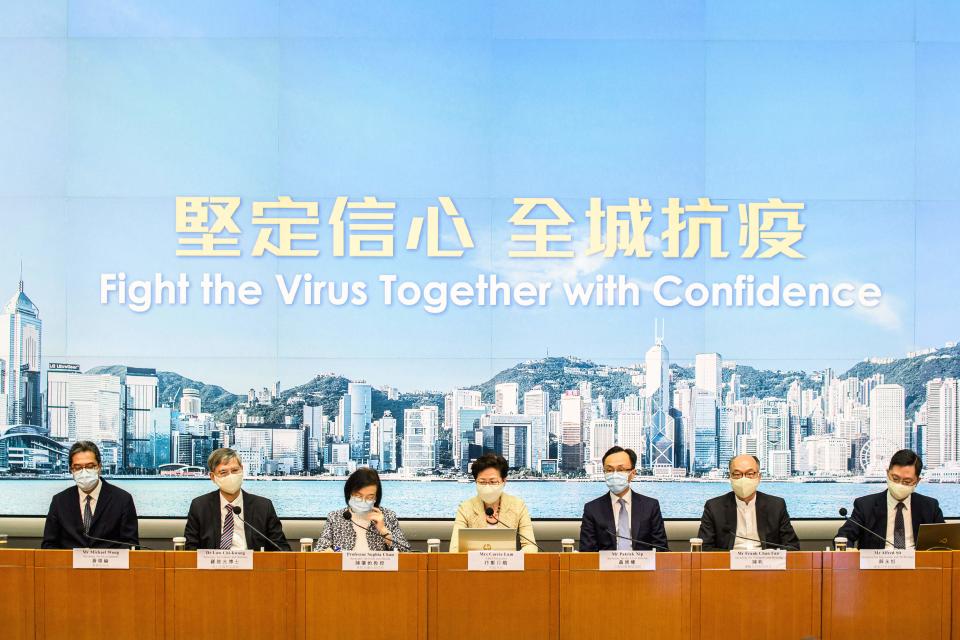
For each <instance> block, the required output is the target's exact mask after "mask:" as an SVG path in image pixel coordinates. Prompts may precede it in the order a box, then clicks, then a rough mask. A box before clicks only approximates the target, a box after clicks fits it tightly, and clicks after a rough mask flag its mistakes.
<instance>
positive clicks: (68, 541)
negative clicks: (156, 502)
mask: <svg viewBox="0 0 960 640" xmlns="http://www.w3.org/2000/svg"><path fill="white" fill-rule="evenodd" d="M68 459H69V463H70V473H71V474H72V475H73V481H74V483H75V486H72V487H70V488H69V489H64V490H63V491H61V492H60V493H58V494H57V495H55V496H53V500H51V501H50V511H49V512H48V513H47V522H46V524H45V525H44V527H43V542H41V543H40V547H41V548H42V549H75V548H81V549H82V548H93V549H96V548H101V549H124V548H130V547H136V546H139V545H140V536H139V529H138V526H137V508H136V507H135V506H134V504H133V497H132V496H131V495H130V494H129V493H127V492H126V491H124V490H123V489H120V488H119V487H115V486H113V485H112V484H108V483H107V482H106V481H105V480H103V479H102V478H101V477H100V470H101V466H100V465H101V459H100V449H98V448H97V445H95V444H94V443H92V442H88V441H86V440H82V441H80V442H76V443H74V445H73V446H72V447H70V454H69V458H68Z"/></svg>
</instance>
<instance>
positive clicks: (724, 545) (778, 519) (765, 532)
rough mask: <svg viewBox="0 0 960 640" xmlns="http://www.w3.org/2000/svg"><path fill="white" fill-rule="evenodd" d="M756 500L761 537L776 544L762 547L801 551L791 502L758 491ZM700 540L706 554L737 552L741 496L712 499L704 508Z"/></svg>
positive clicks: (731, 494) (759, 535)
mask: <svg viewBox="0 0 960 640" xmlns="http://www.w3.org/2000/svg"><path fill="white" fill-rule="evenodd" d="M754 500H756V501H757V534H758V538H759V539H760V540H763V541H766V542H772V543H773V544H771V545H767V544H761V547H763V548H764V549H777V548H780V547H776V546H774V545H783V546H784V547H791V548H792V549H795V550H797V551H799V550H800V539H799V538H797V533H796V532H795V531H794V530H793V525H792V524H790V515H789V514H788V513H787V503H786V502H784V500H783V498H778V497H777V496H771V495H770V494H768V493H762V492H760V491H757V496H756V497H755V498H754ZM697 537H698V538H701V539H703V550H704V551H723V550H727V551H729V550H730V549H733V545H734V544H735V543H736V541H737V496H736V494H734V493H733V491H730V492H728V493H725V494H723V495H722V496H717V497H716V498H710V499H709V500H707V503H706V504H705V505H703V516H701V517H700V531H699V532H698V533H697ZM787 550H788V551H789V550H791V549H787Z"/></svg>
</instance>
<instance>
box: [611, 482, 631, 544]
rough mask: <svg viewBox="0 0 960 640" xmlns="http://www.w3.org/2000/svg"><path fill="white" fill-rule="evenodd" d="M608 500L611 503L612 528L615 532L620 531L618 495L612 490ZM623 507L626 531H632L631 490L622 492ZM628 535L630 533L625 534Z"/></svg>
mask: <svg viewBox="0 0 960 640" xmlns="http://www.w3.org/2000/svg"><path fill="white" fill-rule="evenodd" d="M610 502H611V503H613V528H614V531H616V532H617V534H619V533H620V531H619V530H618V528H619V526H620V504H619V503H620V496H618V495H617V494H615V493H614V492H613V491H611V492H610ZM623 502H624V507H623V508H624V509H626V510H627V531H631V532H632V531H633V520H631V517H632V516H633V490H632V489H631V490H630V491H627V492H626V493H625V494H623ZM627 535H630V534H627Z"/></svg>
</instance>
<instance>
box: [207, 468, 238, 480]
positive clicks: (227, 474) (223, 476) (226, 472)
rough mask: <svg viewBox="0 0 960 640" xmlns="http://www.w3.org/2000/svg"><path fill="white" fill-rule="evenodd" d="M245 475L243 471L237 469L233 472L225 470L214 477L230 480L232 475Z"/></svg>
mask: <svg viewBox="0 0 960 640" xmlns="http://www.w3.org/2000/svg"><path fill="white" fill-rule="evenodd" d="M241 473H243V469H237V470H236V471H231V470H230V469H224V470H223V471H217V472H216V473H214V474H213V475H215V476H217V477H218V478H229V477H230V476H232V475H237V474H241Z"/></svg>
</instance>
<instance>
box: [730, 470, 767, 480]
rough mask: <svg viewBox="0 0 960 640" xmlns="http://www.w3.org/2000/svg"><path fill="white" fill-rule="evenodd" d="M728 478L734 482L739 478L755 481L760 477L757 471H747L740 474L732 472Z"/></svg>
mask: <svg viewBox="0 0 960 640" xmlns="http://www.w3.org/2000/svg"><path fill="white" fill-rule="evenodd" d="M730 477H731V478H733V479H734V480H739V479H741V478H749V479H750V480H756V479H757V478H759V477H760V472H759V471H747V472H746V473H741V472H740V471H734V472H733V473H731V474H730Z"/></svg>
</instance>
